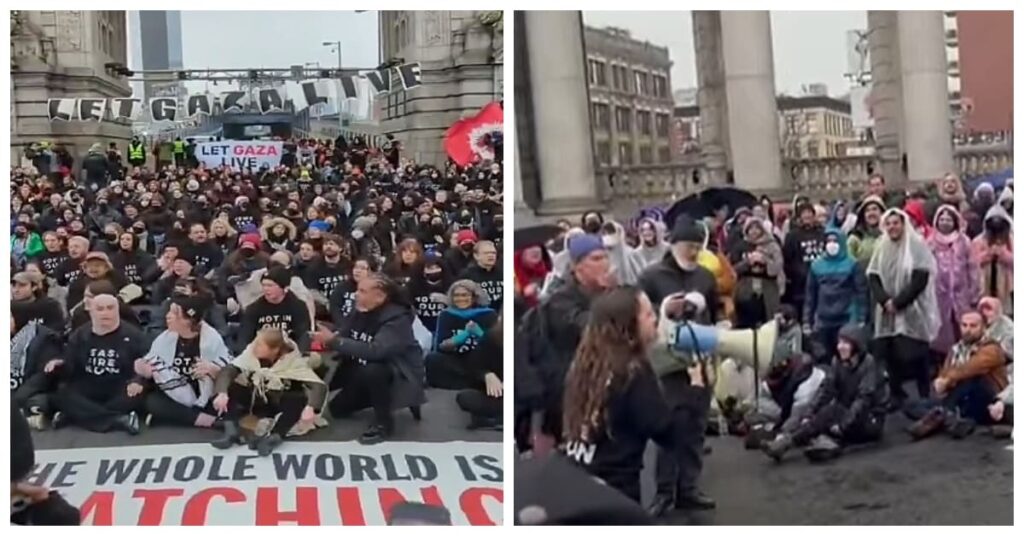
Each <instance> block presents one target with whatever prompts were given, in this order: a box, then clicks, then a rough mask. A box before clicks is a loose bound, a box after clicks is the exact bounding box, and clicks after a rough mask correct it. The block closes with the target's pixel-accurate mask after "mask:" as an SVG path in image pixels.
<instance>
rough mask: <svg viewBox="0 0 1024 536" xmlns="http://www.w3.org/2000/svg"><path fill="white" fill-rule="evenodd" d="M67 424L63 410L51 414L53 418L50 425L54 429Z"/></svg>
mask: <svg viewBox="0 0 1024 536" xmlns="http://www.w3.org/2000/svg"><path fill="white" fill-rule="evenodd" d="M67 425H68V419H67V417H65V416H64V412H63V411H58V412H56V413H54V414H53V419H51V420H50V426H52V427H53V429H54V430H60V429H61V428H64V427H65V426H67Z"/></svg>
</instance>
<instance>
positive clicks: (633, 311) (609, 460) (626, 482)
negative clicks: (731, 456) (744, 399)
mask: <svg viewBox="0 0 1024 536" xmlns="http://www.w3.org/2000/svg"><path fill="white" fill-rule="evenodd" d="M656 324H657V317H656V314H655V312H654V309H653V307H652V306H651V302H650V300H649V299H647V296H646V295H645V294H644V293H643V292H641V291H640V290H639V289H637V288H635V287H619V288H616V289H614V290H611V291H609V292H607V293H606V294H603V295H601V296H598V297H596V298H594V300H593V304H592V309H591V311H590V315H589V321H588V323H587V327H586V329H585V331H584V333H583V337H582V340H581V341H580V344H579V348H578V350H577V351H576V356H575V358H574V359H573V362H572V366H571V367H570V368H569V371H568V374H567V377H566V388H565V401H564V412H563V420H564V423H563V426H562V433H563V437H564V440H565V443H564V446H563V447H562V449H563V451H564V453H565V455H566V456H567V457H568V458H570V459H571V460H573V461H575V462H576V463H577V464H579V465H580V466H582V467H583V468H584V469H586V470H587V471H588V472H590V473H591V474H592V475H594V476H596V477H598V478H600V479H601V480H602V481H604V482H605V483H607V484H608V485H609V486H611V487H613V488H615V489H617V490H619V491H620V492H622V493H623V494H624V495H626V496H627V497H629V498H631V499H633V500H634V501H636V502H638V503H639V502H640V470H641V468H642V467H643V456H644V451H645V450H646V447H647V442H648V441H650V440H654V441H655V442H656V443H657V444H659V445H661V446H662V447H664V448H666V449H667V450H671V451H674V450H675V446H676V444H677V442H679V441H680V440H681V438H682V437H683V436H685V435H688V434H694V433H696V434H702V433H703V429H702V425H701V424H700V423H699V422H698V421H699V420H691V419H686V418H684V417H683V413H682V412H678V411H675V410H673V409H671V408H670V407H669V405H668V403H667V402H666V401H665V399H664V396H663V395H662V391H661V389H660V387H659V385H658V379H657V377H656V376H655V374H654V370H653V369H652V368H651V364H650V361H649V360H648V359H647V351H648V350H649V349H650V347H651V345H652V344H653V343H654V342H655V340H656V339H657V326H656ZM689 375H690V377H691V379H690V381H691V382H694V383H695V384H696V385H700V384H701V382H702V381H703V374H702V373H701V371H700V365H696V366H694V367H693V370H691V371H689ZM702 392H703V396H702V397H695V398H693V399H692V400H691V401H690V403H691V405H692V406H693V408H694V411H697V408H700V407H704V408H706V407H707V405H708V403H709V394H708V393H709V391H707V390H704V391H702Z"/></svg>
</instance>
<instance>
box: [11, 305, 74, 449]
mask: <svg viewBox="0 0 1024 536" xmlns="http://www.w3.org/2000/svg"><path fill="white" fill-rule="evenodd" d="M63 346H64V344H63V340H62V337H61V332H59V331H55V330H52V329H50V328H48V327H46V326H45V325H44V324H43V323H42V322H39V321H38V320H36V319H35V318H33V313H32V311H31V308H30V307H29V306H27V305H25V304H21V303H17V302H15V303H12V304H11V405H12V406H14V407H16V408H17V409H18V410H20V411H21V412H22V413H24V414H25V416H26V417H28V419H29V425H30V426H32V428H34V429H36V430H41V429H43V428H44V425H45V419H47V418H48V417H49V416H50V415H51V414H52V410H53V407H52V403H51V399H52V396H53V393H54V392H56V390H57V383H58V379H59V374H57V373H56V371H54V370H53V369H52V368H51V369H50V370H49V371H48V372H47V371H45V369H46V365H47V364H48V363H50V362H51V361H53V360H57V359H61V358H62V353H63V350H64V348H63Z"/></svg>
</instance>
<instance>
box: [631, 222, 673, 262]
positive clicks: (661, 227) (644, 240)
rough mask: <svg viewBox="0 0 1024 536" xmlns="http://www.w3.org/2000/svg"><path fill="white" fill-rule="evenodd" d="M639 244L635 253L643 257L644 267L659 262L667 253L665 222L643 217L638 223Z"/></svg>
mask: <svg viewBox="0 0 1024 536" xmlns="http://www.w3.org/2000/svg"><path fill="white" fill-rule="evenodd" d="M637 227H638V228H639V231H640V232H639V234H640V245H639V246H638V247H637V248H636V251H637V253H638V254H639V256H640V257H641V258H642V259H643V264H644V267H645V268H646V267H648V266H650V265H652V264H654V263H657V262H661V259H664V258H665V255H667V254H668V251H669V245H668V242H666V241H665V224H664V223H662V222H660V221H657V220H655V219H653V218H643V219H641V220H640V223H639V225H638V226H637Z"/></svg>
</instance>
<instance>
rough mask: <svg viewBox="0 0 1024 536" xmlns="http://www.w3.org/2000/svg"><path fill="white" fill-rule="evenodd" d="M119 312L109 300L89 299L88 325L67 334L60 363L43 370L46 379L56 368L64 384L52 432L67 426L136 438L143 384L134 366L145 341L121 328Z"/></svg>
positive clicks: (107, 296)
mask: <svg viewBox="0 0 1024 536" xmlns="http://www.w3.org/2000/svg"><path fill="white" fill-rule="evenodd" d="M118 306H119V302H118V300H117V298H116V297H114V296H113V295H111V294H100V295H97V296H95V297H93V298H92V299H91V302H90V304H89V306H88V307H89V317H90V319H91V322H90V323H89V324H86V325H84V326H82V327H80V328H78V329H76V330H75V331H73V332H72V333H71V335H70V336H69V337H68V342H67V345H66V346H65V351H64V356H63V357H62V358H61V359H54V360H51V361H50V362H48V363H47V364H46V366H45V367H44V372H47V373H49V372H51V371H53V370H54V369H57V368H59V369H60V371H61V374H62V379H63V380H65V381H66V382H67V383H66V384H65V385H63V386H62V387H61V388H60V389H59V390H58V391H57V395H56V397H55V400H54V402H55V406H56V408H57V410H58V412H57V414H56V415H54V417H53V426H54V428H60V427H61V426H63V425H65V424H71V425H75V426H78V427H81V428H84V429H86V430H90V431H93V432H108V431H111V430H121V431H125V432H128V433H129V434H132V435H135V434H138V433H139V431H140V427H139V415H138V411H139V410H140V409H142V406H143V400H144V397H143V391H144V389H145V381H144V380H143V379H141V378H139V377H138V376H137V375H136V374H135V367H134V364H135V360H136V359H139V358H141V357H142V356H143V355H145V353H146V351H147V350H148V349H149V341H147V340H146V338H145V336H144V335H143V334H142V332H141V331H139V329H138V328H137V327H135V326H132V325H131V324H127V323H124V322H121V317H120V315H119V312H118Z"/></svg>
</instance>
